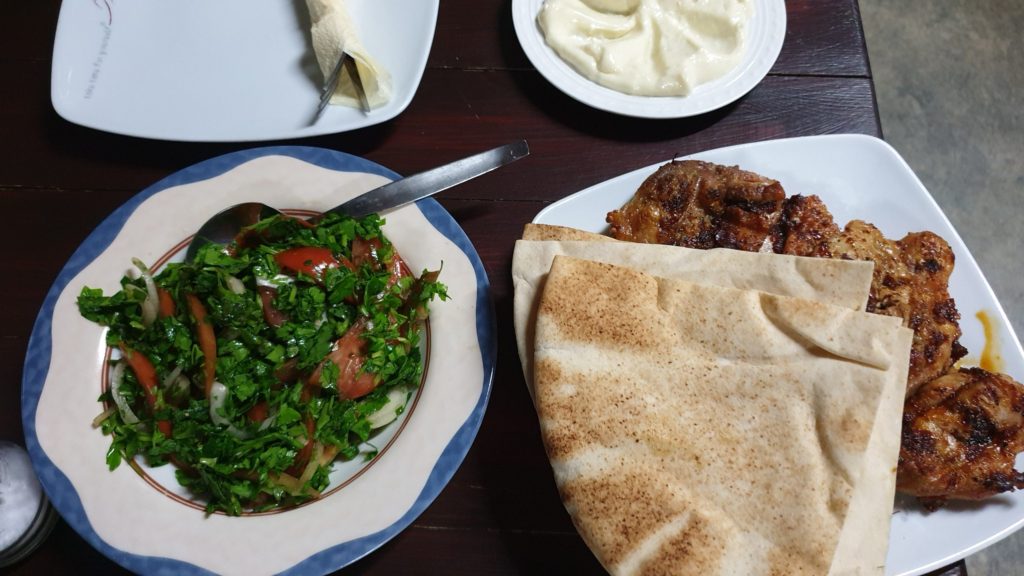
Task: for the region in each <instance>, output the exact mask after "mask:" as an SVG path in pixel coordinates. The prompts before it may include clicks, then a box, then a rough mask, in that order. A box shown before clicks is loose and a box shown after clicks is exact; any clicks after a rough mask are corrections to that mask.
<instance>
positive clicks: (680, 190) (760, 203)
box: [608, 160, 786, 252]
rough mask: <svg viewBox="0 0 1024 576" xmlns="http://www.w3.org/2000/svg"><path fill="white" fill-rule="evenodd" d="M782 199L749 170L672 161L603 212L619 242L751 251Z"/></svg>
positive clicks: (774, 184)
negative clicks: (620, 204) (627, 197)
mask: <svg viewBox="0 0 1024 576" xmlns="http://www.w3.org/2000/svg"><path fill="white" fill-rule="evenodd" d="M785 199H786V193H785V191H784V190H783V189H782V186H781V185H780V184H779V183H778V181H776V180H772V179H770V178H764V177H763V176H759V175H757V174H754V173H753V172H747V171H744V170H740V169H739V168H736V167H729V166H720V165H718V164H711V163H709V162H700V161H697V160H683V161H678V162H677V161H673V162H671V163H669V164H666V165H664V166H662V167H661V169H659V170H658V171H657V172H655V173H654V174H653V175H651V176H650V177H649V178H647V180H646V181H644V183H643V184H642V185H641V186H640V189H639V190H637V193H636V195H634V196H633V198H632V199H631V200H630V201H629V202H628V203H627V204H626V205H625V206H623V207H622V209H620V210H616V211H614V212H611V213H610V214H608V223H609V224H611V228H612V236H614V237H616V238H619V239H620V240H632V241H633V242H646V243H648V244H671V245H676V246H686V247H687V248H735V249H737V250H747V251H752V252H756V251H759V250H761V249H762V248H763V247H764V246H765V240H766V239H767V238H768V235H769V234H770V233H771V230H772V228H773V227H774V226H775V223H776V222H777V221H778V218H779V215H780V214H781V212H782V204H783V201H785ZM769 249H770V247H769Z"/></svg>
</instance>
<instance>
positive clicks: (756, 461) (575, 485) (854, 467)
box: [535, 256, 912, 575]
mask: <svg viewBox="0 0 1024 576" xmlns="http://www.w3.org/2000/svg"><path fill="white" fill-rule="evenodd" d="M911 337H912V332H910V331H909V330H907V329H905V328H903V327H902V326H901V323H900V321H899V319H894V318H889V317H884V316H878V315H874V314H867V313H862V312H859V311H856V310H853V309H851V308H847V307H839V306H834V305H829V304H824V303H820V302H814V301H810V300H805V299H797V298H789V297H784V296H778V295H772V294H767V293H764V292H759V291H755V290H741V289H735V288H727V287H720V286H705V285H700V284H694V283H690V282H686V281H681V280H674V279H665V278H659V277H657V276H653V275H649V274H645V273H643V272H639V271H637V270H634V269H630V268H625V267H620V266H612V265H609V264H604V263H598V262H593V261H587V260H579V259H574V258H568V257H564V256H558V257H556V258H555V259H554V261H553V263H552V266H551V270H550V273H549V274H548V278H547V281H546V283H545V286H544V289H543V291H542V294H541V297H540V303H539V306H538V310H537V319H536V355H535V360H536V367H535V370H536V380H535V392H536V397H535V400H536V407H537V411H538V416H539V419H540V425H541V431H542V435H543V438H544V443H545V448H546V450H547V452H548V456H549V458H550V460H551V463H552V468H553V470H554V473H555V480H556V483H557V485H558V487H559V491H560V493H561V495H562V498H563V501H564V503H565V505H566V509H567V510H568V511H569V513H570V515H571V517H572V519H573V522H574V523H575V524H576V527H577V529H578V530H579V532H580V534H581V535H582V536H583V538H584V540H585V541H586V542H587V544H588V545H589V546H590V548H591V549H592V550H593V551H594V553H595V555H596V556H597V558H598V559H599V560H600V561H601V563H602V564H603V565H604V566H605V567H606V568H607V569H608V570H609V572H611V573H612V574H639V573H676V574H701V575H704V574H711V575H713V574H723V575H731V574H827V573H831V574H881V573H882V566H883V564H884V558H885V542H886V540H887V531H888V519H889V514H890V513H891V509H892V495H893V492H892V487H893V481H894V469H895V464H896V458H897V454H898V441H899V434H898V430H899V414H900V408H901V404H902V393H901V392H902V386H903V383H904V381H905V378H906V370H907V361H908V360H907V359H908V358H909V350H910V338H911ZM883 420H884V422H883ZM880 424H881V425H882V428H884V429H885V430H887V432H889V433H891V434H892V438H891V439H890V438H883V437H882V436H881V435H880V434H876V432H877V431H878V430H879V425H880ZM883 445H884V446H883ZM867 464H870V465H871V466H872V467H877V468H878V469H879V473H877V474H869V473H867V471H866V465H867ZM879 478H881V481H880V485H881V486H880V487H879V486H866V484H868V483H870V482H879ZM858 508H859V510H858ZM866 512H870V513H866ZM854 513H859V516H857V517H854ZM870 530H880V531H881V532H882V536H881V544H880V545H879V543H878V540H879V538H878V537H877V536H876V535H875V534H872V533H871V532H870ZM851 535H853V536H856V537H857V538H860V539H867V540H868V543H867V544H864V545H860V544H859V543H858V542H856V541H855V540H856V538H853V537H851ZM848 540H849V542H848ZM841 541H842V542H841ZM858 554H861V555H860V556H858Z"/></svg>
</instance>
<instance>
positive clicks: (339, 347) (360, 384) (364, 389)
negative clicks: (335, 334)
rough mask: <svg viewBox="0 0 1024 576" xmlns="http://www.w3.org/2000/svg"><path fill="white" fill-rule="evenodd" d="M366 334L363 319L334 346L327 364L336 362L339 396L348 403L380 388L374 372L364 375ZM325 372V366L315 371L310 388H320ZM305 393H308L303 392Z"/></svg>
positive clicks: (309, 384)
mask: <svg viewBox="0 0 1024 576" xmlns="http://www.w3.org/2000/svg"><path fill="white" fill-rule="evenodd" d="M365 331H366V320H365V319H361V320H359V321H358V322H356V323H355V324H353V325H352V327H351V328H349V329H348V331H346V332H345V334H343V335H342V337H341V338H339V339H338V342H337V343H336V344H335V346H334V350H332V351H331V352H330V353H329V354H327V358H326V359H325V360H324V362H334V363H335V364H336V365H337V366H338V380H337V387H338V396H339V397H340V398H341V399H343V400H345V399H348V400H355V399H356V398H362V397H363V396H366V395H367V394H369V393H370V392H372V391H373V389H374V388H376V387H377V384H378V382H377V377H376V375H375V374H373V373H371V372H363V371H362V368H363V364H365V363H366V352H367V350H366V340H364V339H363V332H365ZM322 372H323V364H321V365H320V366H318V367H317V369H316V370H314V371H313V374H312V375H311V376H310V377H309V380H308V381H307V384H308V386H307V388H308V387H309V386H314V387H318V386H319V385H320V374H321V373H322ZM304 392H306V391H305V390H304Z"/></svg>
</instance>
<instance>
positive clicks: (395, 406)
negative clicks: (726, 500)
mask: <svg viewBox="0 0 1024 576" xmlns="http://www.w3.org/2000/svg"><path fill="white" fill-rule="evenodd" d="M408 401H409V392H408V391H406V390H405V389H404V388H392V389H391V390H389V391H388V401H387V404H384V405H383V406H381V407H380V410H377V411H376V412H374V413H373V414H370V415H369V416H368V417H367V418H366V420H367V421H368V422H369V423H370V428H371V429H374V428H381V427H383V426H387V425H388V424H391V423H392V422H394V421H395V418H398V412H399V411H400V410H401V409H402V408H405V403H406V402H408Z"/></svg>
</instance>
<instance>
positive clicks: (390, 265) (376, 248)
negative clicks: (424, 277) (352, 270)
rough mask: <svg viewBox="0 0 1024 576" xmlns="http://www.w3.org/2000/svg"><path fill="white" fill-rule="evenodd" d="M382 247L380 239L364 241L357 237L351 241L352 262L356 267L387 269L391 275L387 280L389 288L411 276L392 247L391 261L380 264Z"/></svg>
mask: <svg viewBox="0 0 1024 576" xmlns="http://www.w3.org/2000/svg"><path fill="white" fill-rule="evenodd" d="M382 246H383V243H382V242H381V240H380V238H370V239H366V238H361V237H358V236H357V237H356V238H355V239H354V240H352V262H353V263H355V265H356V266H362V265H363V264H369V265H370V266H372V267H380V268H384V267H387V270H388V271H389V272H390V273H391V276H390V277H389V278H388V286H389V287H390V286H392V285H393V284H394V283H395V282H398V279H399V278H403V277H405V276H412V271H411V270H409V267H408V266H407V265H406V264H405V261H404V260H402V257H401V256H400V255H399V254H398V251H397V250H395V249H394V247H392V251H391V260H390V261H388V262H381V260H380V254H379V252H380V249H381V247H382Z"/></svg>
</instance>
